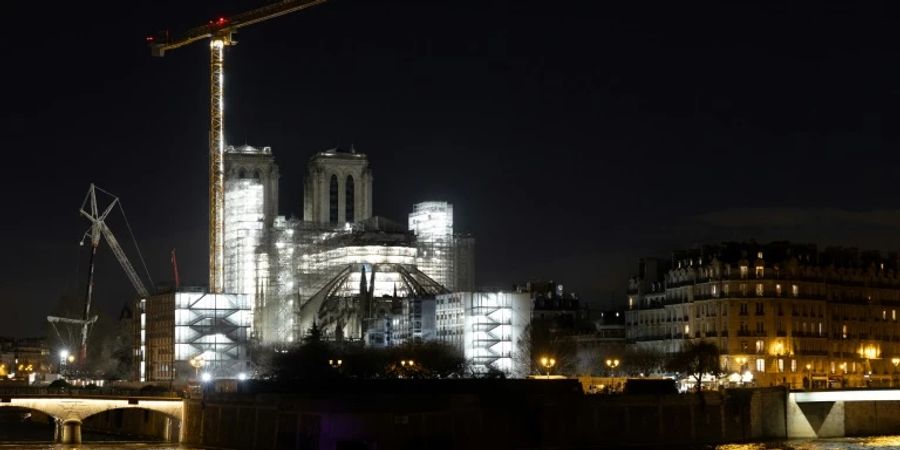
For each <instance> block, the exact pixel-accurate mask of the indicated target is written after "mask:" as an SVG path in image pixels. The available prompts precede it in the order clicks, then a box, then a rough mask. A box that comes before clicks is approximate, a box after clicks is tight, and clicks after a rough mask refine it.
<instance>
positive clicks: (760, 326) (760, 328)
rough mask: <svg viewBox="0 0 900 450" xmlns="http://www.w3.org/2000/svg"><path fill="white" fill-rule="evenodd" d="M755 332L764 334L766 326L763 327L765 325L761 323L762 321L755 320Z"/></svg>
mask: <svg viewBox="0 0 900 450" xmlns="http://www.w3.org/2000/svg"><path fill="white" fill-rule="evenodd" d="M756 334H757V335H764V334H766V328H765V325H763V323H762V322H756Z"/></svg>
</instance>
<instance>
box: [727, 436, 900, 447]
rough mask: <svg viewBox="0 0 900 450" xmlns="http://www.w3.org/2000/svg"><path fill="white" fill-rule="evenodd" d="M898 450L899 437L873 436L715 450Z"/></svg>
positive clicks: (773, 443)
mask: <svg viewBox="0 0 900 450" xmlns="http://www.w3.org/2000/svg"><path fill="white" fill-rule="evenodd" d="M871 448H883V449H900V436H873V437H863V438H837V439H795V440H790V441H783V442H768V443H751V444H728V445H720V446H718V447H716V450H845V449H846V450H863V449H871Z"/></svg>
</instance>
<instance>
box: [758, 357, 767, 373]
mask: <svg viewBox="0 0 900 450" xmlns="http://www.w3.org/2000/svg"><path fill="white" fill-rule="evenodd" d="M756 371H757V372H765V371H766V360H765V359H764V358H757V359H756Z"/></svg>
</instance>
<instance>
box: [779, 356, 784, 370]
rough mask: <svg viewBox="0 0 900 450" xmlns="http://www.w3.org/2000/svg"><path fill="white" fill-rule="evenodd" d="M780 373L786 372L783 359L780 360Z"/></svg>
mask: <svg viewBox="0 0 900 450" xmlns="http://www.w3.org/2000/svg"><path fill="white" fill-rule="evenodd" d="M778 371H779V372H784V360H783V359H781V358H778Z"/></svg>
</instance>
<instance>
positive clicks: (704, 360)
mask: <svg viewBox="0 0 900 450" xmlns="http://www.w3.org/2000/svg"><path fill="white" fill-rule="evenodd" d="M719 356H720V354H719V347H716V345H715V344H712V343H709V342H702V341H701V342H697V343H687V344H686V345H685V346H684V348H683V349H682V350H681V351H680V352H678V353H676V354H674V355H672V358H671V359H670V360H669V362H668V364H666V367H667V368H668V369H669V370H671V371H673V372H677V373H682V374H685V375H687V376H689V377H691V378H693V379H694V380H696V381H697V392H700V390H701V389H702V385H701V381H702V379H703V375H705V374H712V375H713V376H719V375H721V374H722V373H723V372H722V365H721V360H720V357H719Z"/></svg>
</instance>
